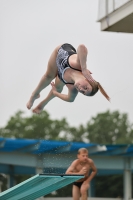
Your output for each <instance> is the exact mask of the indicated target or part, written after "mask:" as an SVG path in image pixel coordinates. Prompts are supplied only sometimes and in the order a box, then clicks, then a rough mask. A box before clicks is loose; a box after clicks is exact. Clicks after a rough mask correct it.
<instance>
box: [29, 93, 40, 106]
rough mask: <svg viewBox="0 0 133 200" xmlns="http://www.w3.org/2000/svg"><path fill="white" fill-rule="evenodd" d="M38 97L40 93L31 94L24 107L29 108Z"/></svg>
mask: <svg viewBox="0 0 133 200" xmlns="http://www.w3.org/2000/svg"><path fill="white" fill-rule="evenodd" d="M39 97H40V94H38V95H37V96H36V95H31V97H30V100H29V101H28V103H27V104H26V107H27V108H28V109H31V107H32V106H33V103H34V101H35V100H36V99H38V98H39Z"/></svg>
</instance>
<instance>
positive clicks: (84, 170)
mask: <svg viewBox="0 0 133 200" xmlns="http://www.w3.org/2000/svg"><path fill="white" fill-rule="evenodd" d="M86 172H87V169H86V167H83V168H82V169H81V170H80V172H79V173H80V174H84V175H85V174H86Z"/></svg>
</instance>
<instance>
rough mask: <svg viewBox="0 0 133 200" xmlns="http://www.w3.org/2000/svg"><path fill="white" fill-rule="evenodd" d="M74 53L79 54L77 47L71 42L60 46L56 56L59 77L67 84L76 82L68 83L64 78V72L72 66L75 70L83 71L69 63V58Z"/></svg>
mask: <svg viewBox="0 0 133 200" xmlns="http://www.w3.org/2000/svg"><path fill="white" fill-rule="evenodd" d="M73 54H77V52H76V49H75V48H74V47H73V46H72V45H71V44H67V43H66V44H63V45H62V46H61V47H60V48H59V50H58V54H57V57H56V64H57V67H58V77H59V79H60V80H61V81H62V82H63V83H65V84H74V83H68V82H67V81H65V80H64V73H65V71H66V70H67V69H69V68H71V69H73V70H77V71H81V70H79V69H75V68H73V67H71V66H70V65H69V62H68V59H69V57H70V56H71V55H73Z"/></svg>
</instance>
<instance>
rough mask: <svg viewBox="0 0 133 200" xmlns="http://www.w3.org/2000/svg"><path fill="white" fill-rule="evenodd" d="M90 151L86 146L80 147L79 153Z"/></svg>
mask: <svg viewBox="0 0 133 200" xmlns="http://www.w3.org/2000/svg"><path fill="white" fill-rule="evenodd" d="M82 152H83V153H88V150H87V149H86V148H80V149H79V150H78V154H81V153H82Z"/></svg>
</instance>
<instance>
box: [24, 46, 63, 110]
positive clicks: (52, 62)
mask: <svg viewBox="0 0 133 200" xmlns="http://www.w3.org/2000/svg"><path fill="white" fill-rule="evenodd" d="M59 47H60V46H58V47H56V49H55V50H54V51H53V53H52V54H51V56H50V59H49V61H48V66H47V71H46V73H45V74H44V75H43V76H42V78H41V80H40V82H39V84H38V85H37V87H36V88H35V90H34V91H33V92H32V95H31V97H30V99H29V101H28V103H27V105H26V106H27V108H28V109H30V108H31V107H32V105H33V103H34V101H35V100H36V99H37V98H39V97H40V92H41V91H42V90H43V89H44V88H46V87H47V86H48V85H49V84H50V83H51V81H52V80H53V79H54V78H55V77H56V76H57V66H56V56H57V52H58V49H59Z"/></svg>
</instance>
